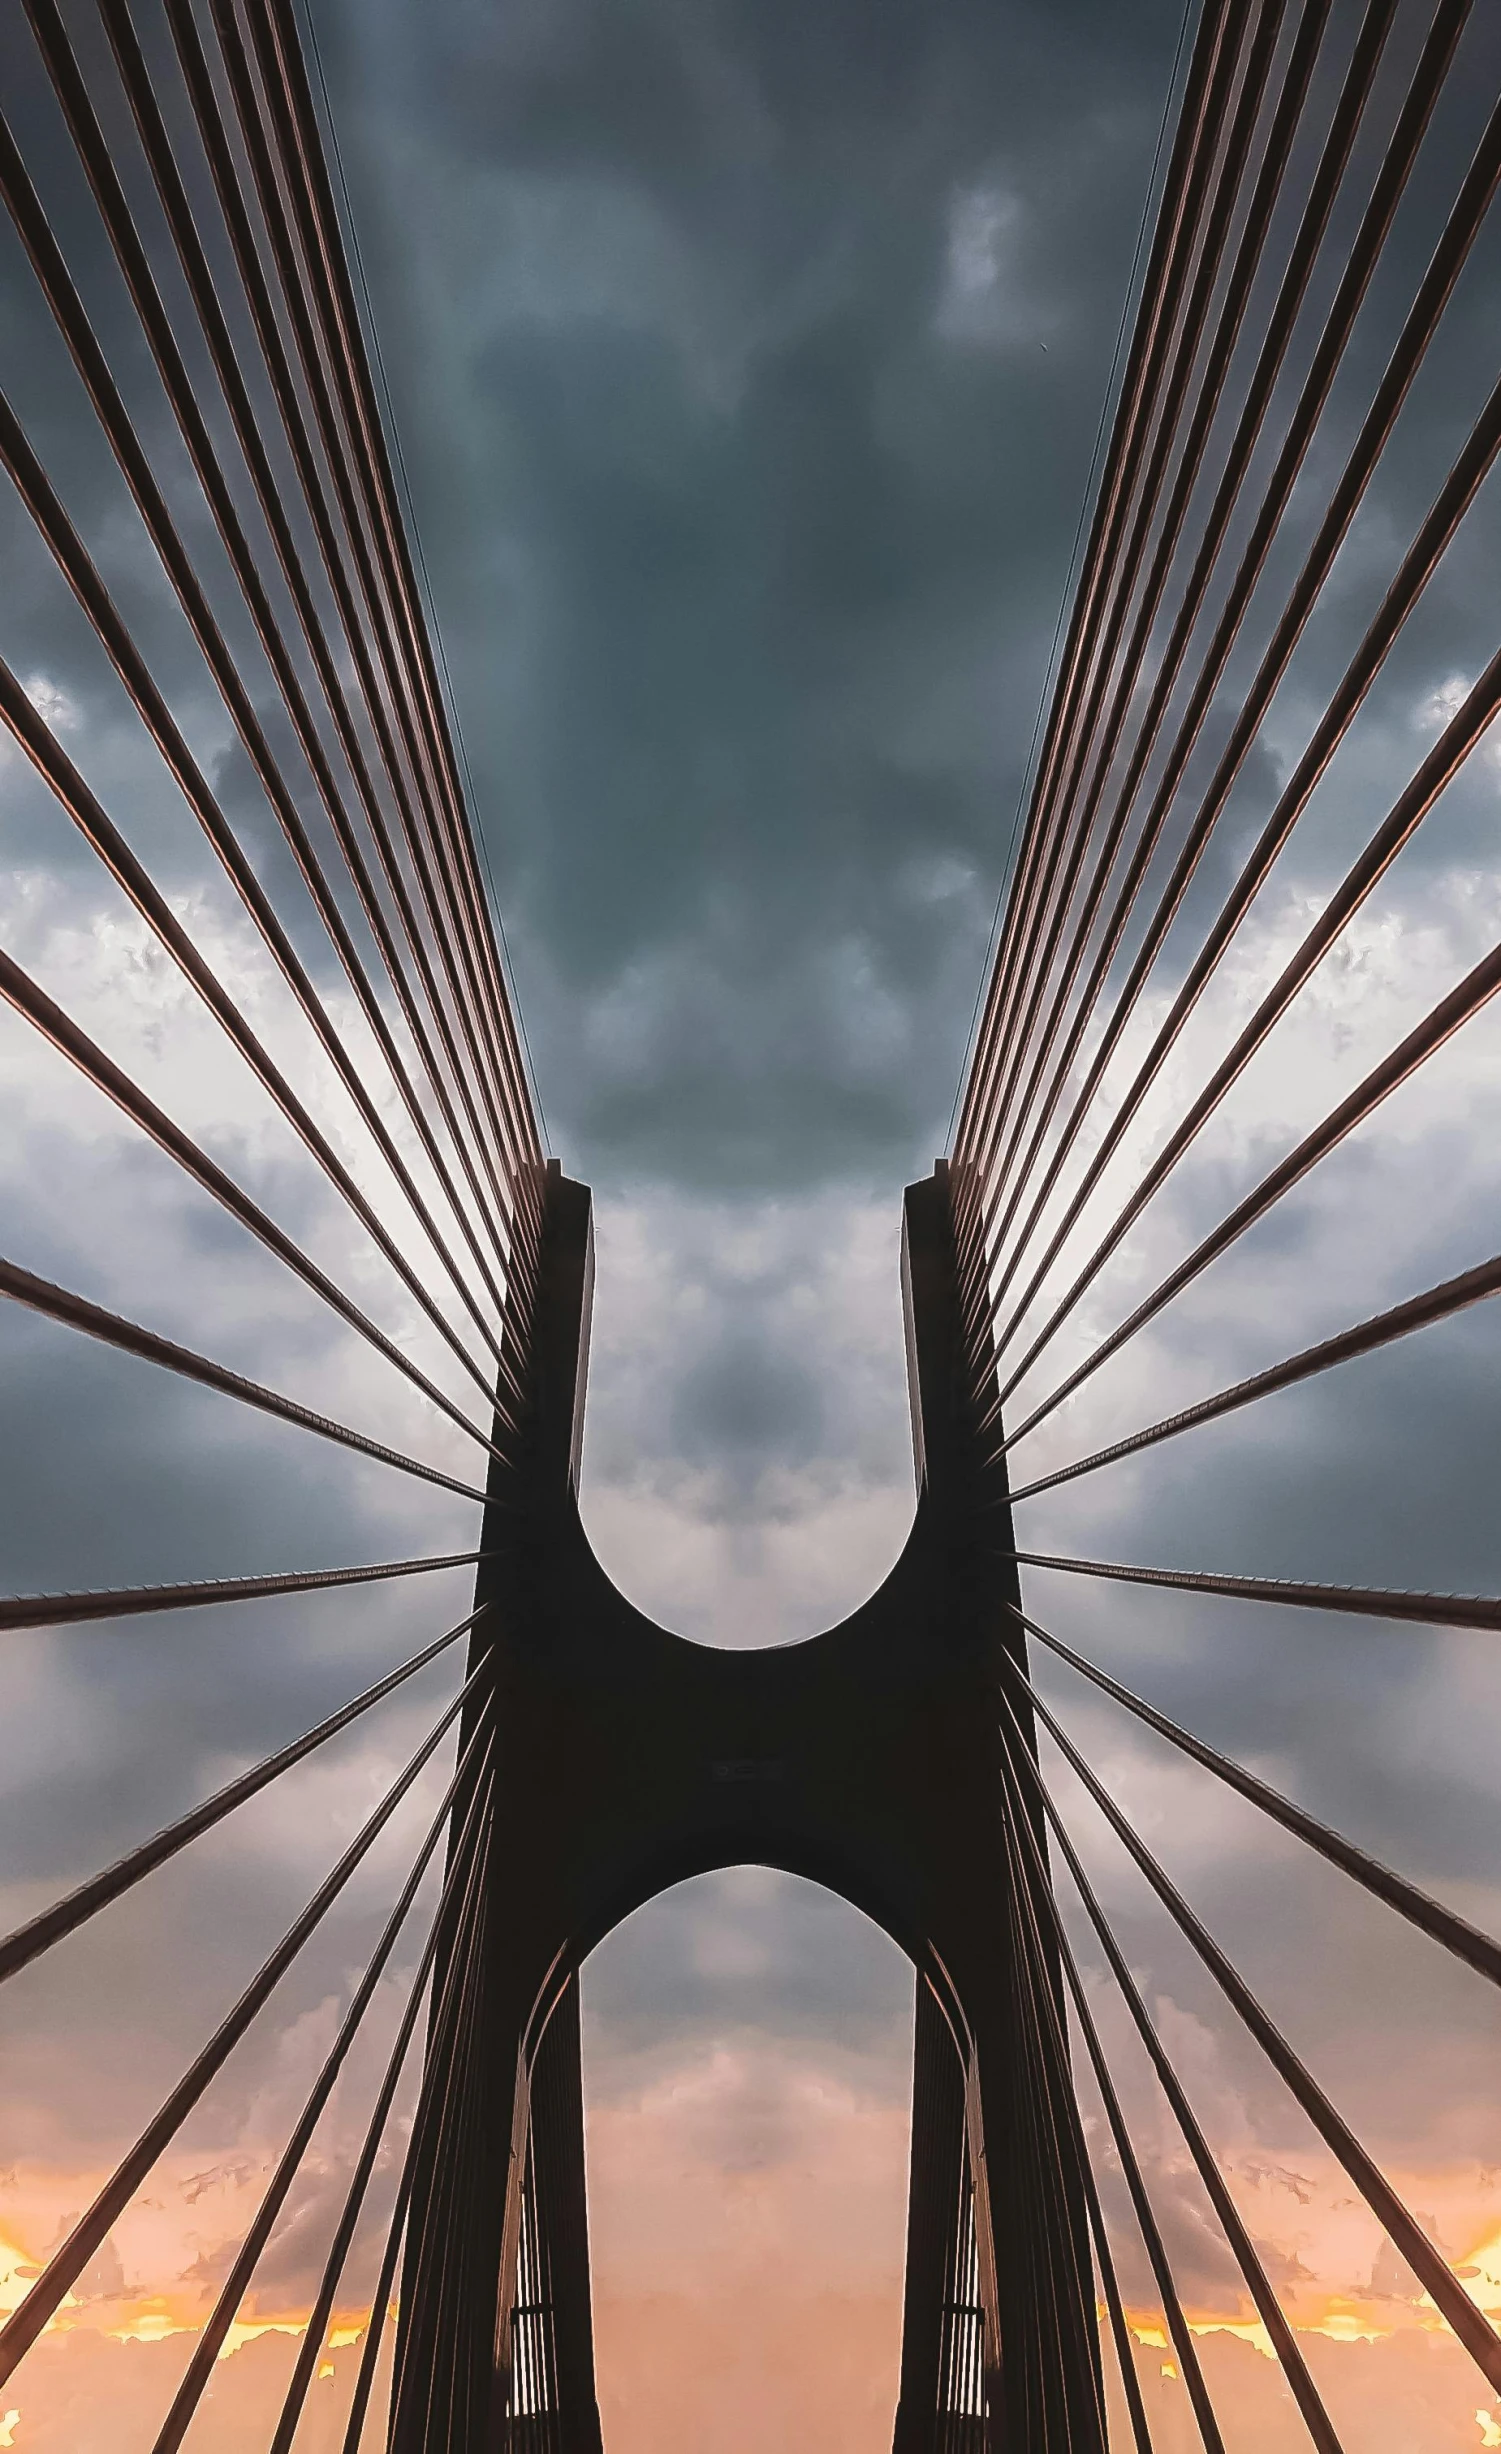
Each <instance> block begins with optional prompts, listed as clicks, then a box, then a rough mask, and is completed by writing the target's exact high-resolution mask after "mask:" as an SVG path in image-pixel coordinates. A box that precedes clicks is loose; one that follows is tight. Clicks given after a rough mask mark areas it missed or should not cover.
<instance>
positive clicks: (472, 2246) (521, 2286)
mask: <svg viewBox="0 0 1501 2454" xmlns="http://www.w3.org/2000/svg"><path fill="white" fill-rule="evenodd" d="M539 1184H540V1191H541V1194H542V1204H541V1209H542V1224H541V1233H540V1239H539V1244H538V1255H537V1269H536V1274H535V1280H534V1292H533V1296H532V1302H533V1304H534V1307H535V1309H534V1311H533V1314H532V1316H531V1318H530V1320H529V1321H528V1322H527V1323H526V1325H525V1326H526V1330H527V1334H526V1336H525V1337H524V1338H521V1339H518V1343H517V1354H518V1357H520V1356H525V1357H526V1359H527V1362H528V1369H529V1373H530V1390H529V1396H530V1405H529V1410H528V1431H527V1438H526V1441H525V1444H524V1446H523V1447H522V1449H521V1450H520V1452H519V1453H518V1455H517V1457H516V1461H515V1463H514V1464H510V1463H507V1464H505V1465H501V1464H497V1465H496V1467H495V1469H494V1471H493V1474H492V1479H491V1498H490V1508H489V1515H488V1522H487V1526H486V1534H485V1543H484V1547H485V1549H486V1550H487V1551H488V1552H489V1553H490V1554H491V1556H490V1557H489V1558H488V1559H487V1560H486V1562H485V1563H484V1565H483V1567H482V1569H481V1571H480V1589H479V1595H478V1599H479V1600H480V1601H481V1602H482V1603H483V1604H485V1605H486V1608H485V1610H484V1614H483V1616H482V1617H481V1619H480V1620H479V1622H478V1625H477V1627H476V1629H475V1633H474V1636H473V1638H472V1640H471V1641H472V1645H473V1648H474V1655H475V1666H476V1667H479V1666H480V1665H481V1664H482V1663H483V1664H487V1665H488V1668H489V1671H490V1674H491V1675H490V1677H489V1678H488V1679H487V1680H486V1681H485V1682H484V1686H485V1689H486V1692H490V1691H492V1690H493V1694H494V1698H495V1708H494V1725H493V1726H494V1736H493V1742H492V1744H491V1746H490V1748H489V1749H488V1751H487V1752H485V1753H484V1754H483V1755H482V1756H481V1755H476V1758H475V1770H474V1772H473V1775H472V1787H473V1790H474V1792H475V1796H476V1798H477V1799H478V1800H479V1805H478V1815H477V1819H476V1829H477V1830H478V1831H479V1832H480V1833H481V1834H482V1838H481V1840H480V1841H479V1843H478V1846H477V1849H476V1864H477V1866H480V1867H481V1868H482V1871H481V1873H480V1874H479V1876H478V1879H477V1881H476V1883H475V1885H474V1887H473V1890H472V1892H471V1893H469V1894H465V1895H456V1900H455V1906H454V1908H453V1910H452V1912H451V1932H450V1934H449V1935H448V1936H447V1937H446V1938H445V1942H444V1945H443V1951H442V1962H443V1965H442V1967H441V1968H440V1974H439V1977H438V1980H437V1984H436V1988H435V1995H434V2000H435V2004H436V2006H437V2007H436V2009H435V2012H434V2016H433V2023H432V2028H431V2034H430V2043H429V2056H428V2063H427V2070H426V2076H425V2085H424V2094H423V2105H422V2111H421V2113H420V2115H419V2134H420V2141H421V2144H420V2149H419V2156H418V2161H417V2164H416V2168H415V2177H414V2182H413V2204H412V2210H411V2215H410V2218H409V2223H408V2233H407V2248H406V2264H405V2276H404V2281H403V2285H402V2292H401V2306H402V2327H401V2333H400V2337H399V2349H398V2367H397V2379H396V2387H395V2404H394V2416H393V2428H392V2439H391V2443H392V2448H393V2454H431V2449H432V2448H434V2447H437V2446H442V2447H444V2448H447V2449H450V2450H451V2454H482V2450H484V2449H491V2448H500V2447H507V2448H515V2449H522V2448H525V2449H528V2450H530V2449H532V2448H545V2449H546V2450H547V2454H599V2446H600V2435H599V2420H598V2415H597V2411H596V2406H595V2399H594V2381H593V2361H592V2344H591V2328H590V2318H589V2269H588V2254H587V2246H586V2231H585V2213H584V2186H583V2184H584V2174H583V2111H582V2095H581V2090H580V2084H579V2026H578V1971H579V1967H580V1965H581V1963H582V1961H583V1960H584V1958H585V1957H586V1955H587V1954H588V1952H589V1951H590V1950H591V1949H592V1948H593V1946H594V1945H595V1943H597V1942H598V1941H599V1940H600V1938H601V1937H602V1936H603V1935H604V1934H606V1933H608V1932H609V1930H610V1928H611V1927H612V1926H614V1925H616V1924H617V1923H618V1922H619V1921H620V1919H621V1918H623V1917H625V1916H627V1915H628V1914H629V1913H630V1911H631V1910H632V1909H634V1908H636V1907H638V1906H639V1905H640V1904H641V1903H642V1902H644V1901H646V1900H648V1899H650V1898H651V1897H652V1896H653V1895H654V1894H655V1893H657V1892H659V1891H661V1890H662V1889H664V1888H665V1887H666V1886H667V1885H669V1884H672V1883H676V1882H680V1881H681V1880H683V1879H684V1878H685V1877H687V1876H690V1875H694V1874H699V1873H703V1872H705V1871H706V1870H708V1869H710V1868H713V1867H721V1866H732V1865H736V1864H739V1863H744V1862H754V1863H757V1864H761V1865H767V1866H776V1867H781V1868H784V1869H786V1870H787V1871H788V1872H790V1873H793V1874H798V1875H803V1876H807V1877H809V1878H811V1879H812V1880H814V1881H816V1882H818V1883H821V1884H824V1885H826V1886H827V1887H828V1888H829V1889H830V1890H832V1891H834V1892H837V1893H839V1894H841V1895H842V1896H843V1897H844V1898H845V1899H847V1900H850V1901H852V1902H853V1903H854V1904H855V1905H856V1906H857V1907H858V1908H860V1909H862V1910H864V1911H865V1912H866V1914H867V1915H868V1916H870V1917H872V1918H874V1919H875V1921H876V1922H877V1923H878V1924H879V1925H881V1926H882V1927H883V1928H884V1929H885V1930H886V1932H887V1933H888V1934H890V1935H891V1936H892V1937H893V1939H894V1940H895V1941H896V1942H897V1943H899V1944H900V1945H901V1946H902V1948H903V1949H904V1950H905V1951H906V1952H907V1953H908V1954H909V1956H910V1957H911V1959H912V1961H913V1963H914V1966H915V1968H916V1971H917V1991H918V2013H917V2032H916V2033H917V2048H916V2059H915V2074H914V2088H913V2123H912V2175H911V2195H910V2206H909V2219H908V2264H907V2280H906V2302H905V2316H904V2330H903V2345H902V2372H901V2401H900V2406H899V2410H898V2414H897V2421H896V2433H895V2454H960V2450H961V2449H962V2450H963V2454H970V2450H971V2449H973V2454H981V2450H982V2449H986V2450H988V2449H989V2448H991V2447H999V2446H1001V2445H1003V2444H1004V2445H1007V2446H1011V2447H1028V2448H1031V2447H1042V2446H1045V2445H1060V2446H1062V2445H1066V2446H1068V2447H1069V2448H1071V2449H1073V2454H1091V2450H1092V2449H1096V2448H1099V2449H1102V2448H1103V2445H1104V2421H1103V2411H1102V2395H1101V2383H1100V2370H1099V2351H1098V2329H1097V2326H1096V2321H1095V2306H1094V2287H1093V2279H1092V2271H1091V2264H1090V2253H1089V2233H1088V2210H1087V2199H1088V2194H1089V2191H1090V2187H1091V2185H1090V2182H1089V2179H1088V2172H1087V2166H1086V2163H1085V2159H1084V2154H1083V2144H1082V2139H1081V2136H1080V2129H1079V2117H1078V2113H1077V2109H1076V2106H1075V2100H1074V2093H1073V2089H1072V2085H1071V2082H1070V2074H1069V2067H1068V2055H1067V2048H1066V2045H1065V2042H1064V2036H1065V2026H1064V2016H1063V1997H1062V1991H1061V1978H1060V1971H1059V1967H1058V1960H1057V1952H1056V1945H1055V1938H1054V1931H1053V1927H1052V1923H1051V1915H1052V1912H1051V1908H1050V1892H1049V1889H1048V1886H1047V1881H1046V1845H1045V1840H1044V1836H1043V1832H1042V1829H1041V1825H1040V1819H1039V1817H1038V1815H1037V1809H1036V1806H1035V1803H1034V1802H1033V1797H1032V1794H1031V1792H1030V1790H1029V1787H1028V1786H1027V1785H1026V1783H1025V1782H1024V1779H1023V1768H1022V1767H1021V1766H1020V1765H1019V1764H1018V1763H1017V1761H1016V1760H1015V1755H1014V1749H1015V1747H1016V1745H1017V1744H1018V1743H1019V1742H1018V1741H1017V1739H1016V1738H1015V1737H1014V1736H1012V1737H1011V1738H1010V1739H1009V1741H1008V1736H1007V1734H1006V1731H1005V1730H1004V1728H1003V1726H1002V1714H1001V1711H1000V1709H999V1702H998V1694H999V1689H1000V1683H1001V1672H1002V1662H1001V1656H1002V1655H1003V1654H1010V1656H1011V1657H1012V1659H1013V1660H1019V1659H1020V1658H1021V1656H1020V1652H1019V1648H1020V1647H1021V1646H1022V1645H1023V1644H1024V1642H1025V1639H1024V1637H1023V1636H1022V1635H1021V1633H1020V1632H1019V1629H1018V1625H1017V1621H1016V1618H1015V1616H1014V1615H1013V1613H1012V1612H1011V1611H1009V1610H1008V1609H1007V1607H1006V1605H1007V1603H1008V1601H1009V1602H1013V1603H1014V1602H1015V1599H1016V1589H1015V1582H1014V1580H1015V1573H1016V1572H1015V1568H1014V1565H1013V1564H1012V1563H1011V1562H1010V1561H1009V1560H1008V1559H1007V1558H1006V1557H1005V1554H1006V1553H1007V1552H1008V1551H1009V1549H1010V1547H1011V1543H1010V1533H1009V1523H1008V1519H1007V1515H1006V1510H1005V1505H1004V1494H1002V1495H1001V1499H1000V1501H999V1503H998V1501H997V1486H996V1483H995V1478H994V1475H993V1473H992V1474H990V1475H986V1476H982V1475H981V1474H980V1473H979V1472H977V1470H976V1457H975V1448H976V1442H975V1425H976V1423H977V1422H978V1420H979V1419H980V1418H981V1417H982V1416H983V1414H984V1412H985V1409H986V1407H987V1405H988V1404H989V1402H990V1400H991V1398H992V1397H993V1395H994V1390H993V1386H989V1387H987V1385H986V1384H985V1383H984V1382H981V1383H980V1385H979V1388H978V1390H976V1386H975V1383H974V1379H973V1375H972V1374H971V1373H970V1372H969V1371H968V1370H967V1369H965V1368H964V1366H965V1356H966V1349H965V1345H964V1340H963V1337H962V1320H961V1306H960V1302H959V1293H958V1271H957V1243H956V1235H955V1217H954V1195H955V1191H956V1189H957V1188H956V1184H955V1180H954V1178H953V1176H952V1175H951V1173H950V1170H949V1169H948V1167H947V1165H946V1164H945V1163H943V1162H940V1163H939V1165H938V1167H937V1168H936V1170H935V1171H934V1174H933V1176H932V1177H930V1178H929V1179H927V1180H926V1181H924V1182H922V1183H920V1184H916V1185H913V1186H911V1187H909V1189H908V1192H907V1195H906V1204H905V1216H904V1236H903V1286H904V1295H905V1302H906V1317H907V1338H908V1354H909V1370H910V1374H911V1394H912V1420H913V1435H914V1446H915V1452H916V1466H917V1483H918V1500H917V1511H916V1516H915V1518H914V1522H913V1526H912V1532H911V1535H910V1538H909V1540H908V1542H907V1544H906V1547H905V1549H904V1550H903V1552H902V1555H901V1557H900V1559H899V1560H898V1561H897V1563H896V1565H895V1567H894V1568H893V1569H892V1571H891V1573H890V1575H889V1576H888V1577H887V1579H886V1581H885V1583H884V1584H883V1585H882V1586H881V1587H880V1588H879V1590H878V1591H877V1592H876V1593H875V1594H874V1595H873V1596H872V1597H871V1598H870V1600H869V1601H867V1602H866V1603H865V1604H864V1605H863V1606H862V1607H861V1608H860V1609H859V1610H857V1611H856V1612H855V1613H854V1614H853V1615H852V1616H851V1617H850V1618H848V1619H846V1620H845V1621H844V1622H843V1623H842V1624H841V1625H840V1626H838V1627H835V1628H832V1629H830V1630H829V1631H828V1632H827V1633H826V1634H824V1635H822V1636H818V1637H815V1638H813V1639H811V1640H810V1641H809V1642H807V1643H803V1644H795V1645H788V1646H784V1647H779V1648H775V1649H771V1650H767V1651H761V1652H720V1651H715V1650H711V1649H710V1648H708V1647H706V1646H703V1645H697V1644H692V1643H688V1642H686V1641H685V1640H684V1639H683V1638H681V1637H678V1636H674V1635H670V1634H668V1633H667V1632H666V1631H665V1630H663V1629H661V1628H659V1627H656V1626H654V1625H653V1624H652V1622H651V1621H650V1620H649V1619H647V1618H646V1617H644V1616H643V1614H642V1613H641V1612H640V1611H638V1610H636V1609H635V1608H633V1606H632V1605H631V1604H630V1603H629V1602H627V1601H626V1600H625V1599H624V1597H623V1596H622V1595H621V1594H620V1593H618V1592H617V1591H616V1589H615V1587H614V1586H613V1585H612V1584H611V1582H610V1580H609V1579H608V1577H607V1576H606V1575H605V1573H604V1571H603V1570H602V1568H601V1567H600V1565H599V1563H598V1561H597V1560H596V1558H595V1557H594V1554H593V1552H592V1550H591V1549H590V1546H589V1543H588V1540H587V1537H586V1535H585V1533H584V1530H583V1526H582V1524H581V1522H580V1517H579V1509H578V1460H579V1448H580V1437H581V1431H582V1424H583V1406H584V1389H585V1377H586V1370H587V1356H588V1333H589V1305H590V1293H591V1282H592V1237H591V1210H590V1196H589V1193H588V1191H587V1189H586V1187H584V1186H583V1185H580V1184H575V1183H572V1182H570V1181H569V1180H568V1179H567V1178H566V1177H564V1176H563V1175H562V1174H561V1172H560V1170H559V1168H558V1166H557V1164H556V1162H554V1163H552V1164H551V1165H549V1166H548V1167H547V1168H546V1169H545V1170H544V1171H543V1172H542V1174H541V1176H540V1179H539ZM476 1709H478V1708H476ZM1021 1743H1026V1744H1029V1745H1030V1729H1029V1728H1027V1729H1026V1730H1025V1732H1024V1739H1023V1742H1021ZM466 1811H467V1804H466V1800H465V1799H464V1798H463V1797H462V1796H461V1798H460V1799H459V1800H458V1801H457V1802H456V1805H455V1810H454V1812H455V1819H456V1824H457V1825H462V1823H463V1822H464V1818H465V1815H466Z"/></svg>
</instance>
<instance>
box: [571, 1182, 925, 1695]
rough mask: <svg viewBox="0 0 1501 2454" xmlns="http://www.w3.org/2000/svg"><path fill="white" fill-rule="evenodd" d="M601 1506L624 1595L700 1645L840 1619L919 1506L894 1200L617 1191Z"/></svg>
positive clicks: (591, 1524)
mask: <svg viewBox="0 0 1501 2454" xmlns="http://www.w3.org/2000/svg"><path fill="white" fill-rule="evenodd" d="M594 1235H595V1277H594V1285H593V1319H592V1327H591V1331H590V1342H589V1403H588V1408H587V1411H586V1414H585V1418H584V1440H583V1466H582V1475H581V1479H580V1485H579V1505H580V1510H581V1513H582V1515H583V1519H584V1524H585V1527H586V1529H587V1532H588V1535H589V1541H590V1545H591V1547H592V1549H593V1551H594V1553H595V1556H596V1557H597V1559H598V1560H599V1562H600V1564H601V1566H602V1567H603V1568H604V1569H605V1571H606V1573H607V1574H608V1575H609V1577H610V1579H611V1581H612V1582H613V1583H614V1584H615V1586H616V1587H617V1588H618V1590H619V1591H620V1592H621V1593H624V1594H627V1595H629V1597H630V1599H631V1601H632V1602H633V1603H634V1604H635V1605H636V1607H637V1608H638V1609H639V1610H642V1611H644V1612H645V1613H646V1615H647V1617H648V1618H650V1619H653V1620H655V1621H656V1622H657V1624H658V1625H659V1626H662V1627H670V1628H672V1629H674V1630H675V1631H676V1632H677V1633H678V1634H680V1635H683V1636H688V1637H691V1638H692V1639H693V1640H694V1641H695V1642H697V1643H699V1644H710V1645H722V1646H730V1647H739V1646H745V1647H750V1646H757V1645H773V1644H786V1643H791V1642H796V1641H797V1640H798V1639H799V1638H801V1637H806V1636H812V1635H814V1634H815V1633H816V1632H817V1631H818V1630H819V1629H820V1628H825V1627H832V1626H834V1625H835V1624H836V1622H837V1621H839V1620H841V1619H843V1618H845V1617H847V1616H848V1614H849V1613H850V1612H851V1611H853V1610H854V1609H855V1608H856V1607H857V1606H858V1605H859V1603H861V1602H862V1601H863V1600H864V1599H865V1597H866V1595H867V1594H869V1593H873V1592H874V1591H875V1589H876V1587H877V1586H878V1585H879V1584H880V1583H881V1582H882V1580H883V1578H885V1577H886V1576H887V1575H888V1573H889V1572H890V1570H891V1568H892V1566H893V1564H894V1563H895V1561H896V1559H897V1557H898V1555H899V1554H900V1552H901V1549H902V1546H903V1544H904V1542H905V1541H906V1539H907V1536H908V1534H909V1532H910V1530H911V1525H912V1514H913V1507H914V1503H915V1495H914V1487H913V1473H912V1433H911V1418H910V1410H909V1402H908V1394H907V1353H906V1342H905V1335H904V1329H903V1318H902V1293H901V1257H900V1237H901V1213H900V1205H899V1203H898V1202H897V1201H896V1200H894V1199H892V1198H891V1197H890V1196H889V1195H887V1194H885V1193H878V1194H871V1193H862V1194H855V1193H849V1194H842V1193H832V1192H824V1193H821V1194H818V1195H814V1196H809V1197H807V1198H803V1199H791V1198H785V1197H784V1198H778V1199H768V1200H764V1201H760V1202H746V1201H739V1202H736V1203H734V1204H730V1203H726V1202H724V1201H716V1200H712V1199H709V1198H708V1197H701V1198H700V1199H698V1200H697V1201H693V1202H684V1201H682V1200H680V1199H678V1198H677V1197H674V1198H673V1199H672V1200H670V1201H669V1200H662V1199H660V1198H655V1199H654V1198H652V1197H651V1196H649V1195H648V1194H645V1193H642V1192H639V1191H638V1192H636V1193H635V1194H634V1195H632V1196H631V1197H629V1198H626V1197H623V1196H621V1195H620V1194H618V1193H617V1194H616V1195H615V1196H613V1197H612V1198H609V1199H605V1200H601V1201H598V1202H597V1203H596V1205H595V1211H594Z"/></svg>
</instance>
